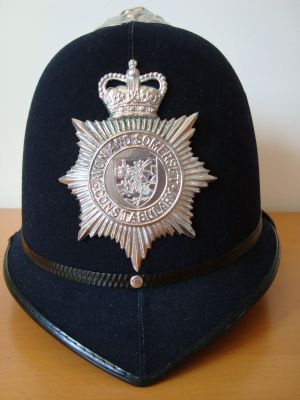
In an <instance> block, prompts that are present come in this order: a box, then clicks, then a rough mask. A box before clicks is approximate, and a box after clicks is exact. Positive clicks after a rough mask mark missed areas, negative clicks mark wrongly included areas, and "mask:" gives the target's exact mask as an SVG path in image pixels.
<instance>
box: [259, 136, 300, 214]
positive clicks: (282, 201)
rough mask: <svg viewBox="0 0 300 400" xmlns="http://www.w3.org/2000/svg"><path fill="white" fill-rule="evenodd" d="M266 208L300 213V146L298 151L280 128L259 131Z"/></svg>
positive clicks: (263, 206)
mask: <svg viewBox="0 0 300 400" xmlns="http://www.w3.org/2000/svg"><path fill="white" fill-rule="evenodd" d="M256 141H257V148H258V157H259V168H260V186H261V201H262V208H263V209H265V210H266V211H300V177H299V175H300V143H299V145H298V148H297V147H295V146H293V144H291V143H289V141H288V140H286V139H285V134H284V132H279V131H278V130H277V129H276V128H269V129H268V128H259V129H256Z"/></svg>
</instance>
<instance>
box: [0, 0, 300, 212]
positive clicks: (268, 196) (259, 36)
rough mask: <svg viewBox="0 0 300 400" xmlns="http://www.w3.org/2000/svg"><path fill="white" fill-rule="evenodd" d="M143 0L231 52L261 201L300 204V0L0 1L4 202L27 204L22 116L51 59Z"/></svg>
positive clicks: (279, 206)
mask: <svg viewBox="0 0 300 400" xmlns="http://www.w3.org/2000/svg"><path fill="white" fill-rule="evenodd" d="M137 5H143V6H145V7H146V8H148V9H149V10H150V11H152V12H154V13H156V14H158V15H161V16H163V17H164V18H165V19H166V20H167V21H168V22H169V23H171V24H172V25H175V26H179V27H182V28H186V29H189V30H191V31H194V32H195V33H197V34H199V35H201V36H203V37H205V38H206V39H208V40H209V41H211V42H212V43H213V44H215V45H216V46H217V47H218V48H219V49H220V50H221V51H222V52H223V53H224V54H225V56H226V57H227V58H228V59H229V61H230V62H231V64H232V65H233V67H234V69H235V70H236V72H237V74H238V76H239V78H240V80H241V81H242V84H243V86H244V89H245V91H246V93H247V95H248V99H249V103H250V107H251V111H252V116H253V120H254V125H255V129H256V138H257V142H258V149H259V157H260V173H261V186H262V203H263V207H264V208H265V209H266V210H269V211H274V210H278V211H281V210H282V211H295V210H298V211H300V178H299V175H300V95H299V93H300V78H299V74H300V1H299V0H194V1H193V0H185V1H182V0H167V1H166V0H164V1H162V0H144V1H143V2H142V3H140V4H137V3H136V2H135V1H132V0H126V1H125V0H118V1H113V0H107V1H104V0H84V1H76V0H26V1H25V0H19V1H17V0H0V105H1V107H0V113H1V115H0V117H1V125H0V182H1V186H0V187H1V192H0V207H20V205H21V164H22V146H23V137H24V130H25V124H26V119H27V114H28V110H29V106H30V102H31V98H32V95H33V92H34V89H35V86H36V84H37V82H38V79H39V77H40V75H41V73H42V72H43V69H44V68H45V66H46V65H47V63H48V62H49V61H50V59H51V58H52V57H53V55H54V54H55V53H56V52H57V51H58V50H59V49H60V48H61V47H63V46H64V45H65V44H67V43H68V42H70V41H71V40H73V39H74V38H76V37H78V36H81V35H82V34H85V33H87V32H89V31H92V30H93V29H95V28H96V27H97V26H99V25H100V24H101V23H102V22H104V20H106V19H107V18H109V17H112V16H116V15H118V14H119V13H120V12H121V11H122V10H123V9H126V8H131V7H135V6H137ZM20 66H21V68H20ZM19 71H22V73H21V74H20V73H19Z"/></svg>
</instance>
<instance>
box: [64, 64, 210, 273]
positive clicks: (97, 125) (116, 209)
mask: <svg viewBox="0 0 300 400" xmlns="http://www.w3.org/2000/svg"><path fill="white" fill-rule="evenodd" d="M136 66H137V62H136V61H135V60H130V61H129V69H128V70H127V73H126V75H122V74H117V73H111V74H107V75H105V76H104V77H103V78H102V79H101V80H100V82H99V95H100V98H101V99H102V100H103V101H104V103H105V104H106V106H107V108H108V110H109V112H110V114H111V115H110V118H108V120H106V121H94V122H91V121H86V122H83V121H79V120H76V119H72V122H73V125H74V127H75V129H76V135H77V137H78V139H79V143H78V145H79V148H80V150H79V155H78V159H77V161H76V163H75V165H74V166H73V167H72V168H71V169H70V170H69V171H68V172H67V173H66V175H65V176H63V177H61V178H60V179H59V180H60V182H62V183H65V184H66V185H68V187H69V189H71V191H72V194H74V195H75V196H76V197H77V199H78V200H79V203H80V209H81V214H80V220H81V222H80V230H79V232H78V240H82V239H84V238H86V237H87V236H89V237H94V236H98V237H110V238H111V239H114V240H115V241H116V242H117V243H119V245H120V247H121V248H122V249H124V250H125V252H126V255H127V257H129V258H130V259H131V261H132V266H133V268H134V269H135V270H136V271H139V270H140V267H141V262H142V260H143V259H144V258H146V256H147V252H148V250H149V249H150V248H151V246H152V242H153V241H154V240H155V239H157V238H159V237H161V236H166V235H174V234H175V233H177V234H184V235H187V236H189V237H194V236H195V234H196V233H195V231H194V229H193V227H192V222H191V219H192V216H193V214H192V209H193V199H194V196H195V194H196V193H199V192H200V190H201V189H202V188H205V187H207V186H208V183H209V182H210V181H213V180H215V179H216V178H215V177H214V176H211V175H209V170H207V169H205V168H204V163H203V162H200V161H199V160H198V157H195V156H193V153H192V148H191V142H190V139H191V137H192V136H193V134H194V132H195V128H193V125H194V123H195V121H196V119H197V116H198V114H197V113H195V114H192V115H190V116H188V117H187V116H186V115H183V116H181V117H179V118H177V119H175V118H172V119H170V120H166V119H165V120H161V119H160V118H159V117H157V115H156V111H157V109H158V106H159V104H160V102H161V100H162V98H163V96H164V95H165V93H166V90H167V83H166V79H165V77H164V76H163V75H162V74H159V73H157V72H154V73H153V72H151V73H149V74H145V75H142V76H140V74H139V71H138V70H137V69H136ZM153 79H156V80H157V81H158V82H159V88H158V89H156V88H153V87H150V86H146V85H143V83H144V82H147V81H150V80H153ZM111 80H119V81H121V82H123V83H125V85H120V86H117V87H107V85H108V83H109V82H110V81H111Z"/></svg>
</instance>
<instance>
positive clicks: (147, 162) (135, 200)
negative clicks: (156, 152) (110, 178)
mask: <svg viewBox="0 0 300 400" xmlns="http://www.w3.org/2000/svg"><path fill="white" fill-rule="evenodd" d="M113 161H114V178H115V183H116V186H117V188H118V192H119V194H120V195H121V196H122V197H123V199H124V200H125V202H126V203H128V204H129V205H130V206H133V207H136V208H140V207H143V206H144V205H146V204H147V203H148V202H149V201H150V200H151V199H152V197H153V195H154V193H155V191H156V187H157V181H158V165H157V157H147V158H143V159H140V158H134V157H131V158H115V159H114V160H113Z"/></svg>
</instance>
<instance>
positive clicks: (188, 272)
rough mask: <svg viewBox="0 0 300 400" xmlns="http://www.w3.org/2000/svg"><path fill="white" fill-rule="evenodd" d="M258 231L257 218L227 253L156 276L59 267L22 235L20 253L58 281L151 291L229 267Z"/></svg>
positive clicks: (155, 274)
mask: <svg viewBox="0 0 300 400" xmlns="http://www.w3.org/2000/svg"><path fill="white" fill-rule="evenodd" d="M261 230H262V219H261V218H260V220H259V223H258V225H257V227H256V228H255V229H254V231H253V232H252V233H251V234H250V235H249V236H248V237H247V238H246V239H245V240H243V241H242V242H241V243H240V244H238V245H237V246H235V247H234V248H232V249H231V250H229V251H227V252H226V253H224V254H223V255H221V256H219V257H217V258H215V259H213V260H210V261H206V262H204V263H202V264H200V265H197V266H194V267H186V268H180V269H178V270H172V271H166V272H158V273H153V274H147V275H130V274H111V273H106V272H95V271H89V270H85V269H80V268H75V267H69V266H67V265H62V264H58V263H56V262H54V261H50V260H47V259H46V258H44V257H42V256H41V255H39V254H37V253H36V252H35V251H34V250H32V249H31V248H30V247H29V246H28V244H27V243H26V241H25V239H24V237H23V234H22V233H21V243H22V248H23V251H24V253H25V254H26V256H27V257H28V258H29V259H30V260H31V261H32V262H34V263H35V264H37V265H38V266H40V267H41V268H43V269H44V270H46V271H48V272H50V273H52V274H54V275H57V276H59V277H61V278H65V279H69V280H71V281H74V282H79V283H83V284H86V285H93V286H102V287H114V288H128V287H135V288H140V287H155V286H162V285H168V284H171V283H176V282H182V281H184V280H186V279H191V278H195V277H199V276H201V275H205V274H207V273H209V272H212V271H215V270H217V269H219V268H222V267H224V266H226V265H229V264H231V263H233V262H234V261H236V260H237V259H238V258H239V257H241V256H242V255H243V254H245V253H247V251H249V250H250V249H251V247H253V246H254V245H255V243H256V242H257V240H258V239H259V237H260V234H261ZM134 280H135V282H136V281H138V285H134V284H133V282H134Z"/></svg>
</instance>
